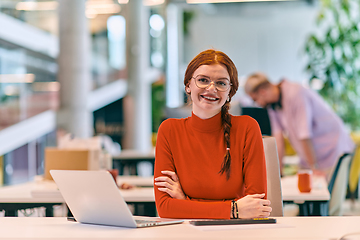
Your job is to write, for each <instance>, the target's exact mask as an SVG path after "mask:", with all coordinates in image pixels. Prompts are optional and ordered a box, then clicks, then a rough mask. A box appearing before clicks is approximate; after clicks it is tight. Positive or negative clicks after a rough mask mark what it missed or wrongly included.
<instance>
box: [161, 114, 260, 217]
mask: <svg viewBox="0 0 360 240" xmlns="http://www.w3.org/2000/svg"><path fill="white" fill-rule="evenodd" d="M231 123H232V128H231V130H230V154H231V173H230V179H229V180H226V173H224V174H220V173H219V171H220V169H221V164H222V162H223V160H224V155H225V151H226V144H225V141H224V131H223V129H222V125H221V113H219V114H217V115H215V116H214V117H212V118H210V119H205V120H204V119H200V118H199V117H197V116H196V115H195V114H192V116H191V117H188V118H186V119H168V120H166V121H164V122H163V123H162V124H161V126H160V128H159V131H158V137H157V142H156V155H155V159H156V160H155V169H154V177H155V178H156V177H159V176H162V174H161V171H163V170H170V171H174V172H176V173H177V175H178V177H179V179H180V183H181V186H182V189H183V191H184V194H185V195H186V196H187V199H186V200H180V199H173V198H172V197H170V196H169V195H168V194H167V193H164V192H161V191H159V190H158V189H157V187H156V186H155V202H156V207H157V210H158V214H159V216H160V217H167V218H221V219H228V218H230V210H231V209H230V208H231V200H233V199H239V198H241V197H243V196H246V195H248V194H255V193H266V166H265V158H264V149H263V143H262V137H261V132H260V128H259V126H258V124H257V122H256V121H255V120H254V119H253V118H251V117H249V116H232V117H231Z"/></svg>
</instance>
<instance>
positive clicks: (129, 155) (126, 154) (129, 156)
mask: <svg viewBox="0 0 360 240" xmlns="http://www.w3.org/2000/svg"><path fill="white" fill-rule="evenodd" d="M112 158H113V160H124V159H126V160H146V159H148V160H155V149H154V150H152V151H150V152H147V153H143V152H139V151H136V150H131V149H127V150H122V151H121V152H120V154H119V155H116V156H113V157H112Z"/></svg>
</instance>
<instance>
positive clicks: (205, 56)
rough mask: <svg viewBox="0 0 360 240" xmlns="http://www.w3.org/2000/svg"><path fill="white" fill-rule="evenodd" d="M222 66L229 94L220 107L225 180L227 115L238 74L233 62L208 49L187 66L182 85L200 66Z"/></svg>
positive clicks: (186, 84) (228, 160)
mask: <svg viewBox="0 0 360 240" xmlns="http://www.w3.org/2000/svg"><path fill="white" fill-rule="evenodd" d="M214 64H221V65H224V66H225V67H226V69H227V71H228V73H229V76H230V82H231V87H230V92H229V97H228V99H227V100H226V102H225V104H224V105H223V106H222V107H221V123H222V126H223V129H224V140H225V144H226V152H225V156H224V160H223V162H222V164H221V169H220V171H219V173H220V174H224V173H226V179H229V178H230V166H231V155H230V129H231V115H230V114H229V108H230V102H231V98H232V97H233V96H234V95H235V93H236V91H237V89H238V87H239V81H238V72H237V69H236V67H235V64H234V63H233V61H232V60H231V59H230V58H229V57H228V56H227V55H226V54H225V53H223V52H221V51H216V50H214V49H208V50H205V51H203V52H201V53H199V54H198V55H197V56H196V57H195V58H194V59H193V60H192V61H191V62H190V63H189V65H188V67H187V69H186V71H185V77H184V85H185V87H187V86H189V84H190V80H191V78H192V77H193V74H194V72H195V71H196V70H197V69H198V68H199V67H200V66H202V65H214Z"/></svg>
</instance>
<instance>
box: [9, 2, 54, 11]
mask: <svg viewBox="0 0 360 240" xmlns="http://www.w3.org/2000/svg"><path fill="white" fill-rule="evenodd" d="M57 6H58V2H56V1H49V2H19V3H17V4H16V7H15V8H16V10H23V11H50V10H56V8H57Z"/></svg>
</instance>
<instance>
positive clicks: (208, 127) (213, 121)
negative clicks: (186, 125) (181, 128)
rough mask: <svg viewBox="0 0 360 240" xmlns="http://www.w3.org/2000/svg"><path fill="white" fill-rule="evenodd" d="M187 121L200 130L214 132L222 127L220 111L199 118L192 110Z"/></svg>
mask: <svg viewBox="0 0 360 240" xmlns="http://www.w3.org/2000/svg"><path fill="white" fill-rule="evenodd" d="M189 122H190V126H192V127H193V128H194V129H195V130H197V131H200V132H214V131H219V130H220V129H221V128H222V125H221V112H219V113H218V114H216V115H215V116H213V117H211V118H208V119H201V118H199V117H198V116H196V115H195V114H194V113H193V112H192V113H191V117H190V119H189Z"/></svg>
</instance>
